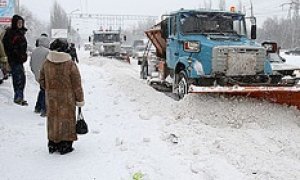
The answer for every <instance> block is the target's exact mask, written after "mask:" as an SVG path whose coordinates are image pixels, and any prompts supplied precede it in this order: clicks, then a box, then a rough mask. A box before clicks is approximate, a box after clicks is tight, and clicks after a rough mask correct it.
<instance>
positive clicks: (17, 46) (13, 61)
mask: <svg viewBox="0 0 300 180" xmlns="http://www.w3.org/2000/svg"><path fill="white" fill-rule="evenodd" d="M24 23H25V22H24V19H23V18H22V17H21V16H19V15H14V16H13V18H12V22H11V27H10V28H8V29H7V30H6V33H5V35H4V37H3V45H4V50H5V53H6V55H7V59H8V64H9V66H10V68H11V74H12V80H13V87H14V102H15V103H16V104H19V105H22V106H26V105H28V103H27V101H25V100H24V88H25V83H26V77H25V71H24V66H23V63H25V62H26V61H27V40H26V37H25V33H26V31H27V29H26V28H25V27H24Z"/></svg>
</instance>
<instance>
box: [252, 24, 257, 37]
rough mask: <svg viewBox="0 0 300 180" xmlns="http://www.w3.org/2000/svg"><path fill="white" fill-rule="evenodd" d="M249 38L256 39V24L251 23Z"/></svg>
mask: <svg viewBox="0 0 300 180" xmlns="http://www.w3.org/2000/svg"><path fill="white" fill-rule="evenodd" d="M251 39H256V24H253V25H251Z"/></svg>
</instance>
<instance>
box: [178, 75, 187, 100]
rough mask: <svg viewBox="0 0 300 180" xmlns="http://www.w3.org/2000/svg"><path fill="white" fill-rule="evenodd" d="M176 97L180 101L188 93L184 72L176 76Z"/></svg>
mask: <svg viewBox="0 0 300 180" xmlns="http://www.w3.org/2000/svg"><path fill="white" fill-rule="evenodd" d="M177 82H178V97H179V99H182V98H183V97H184V96H185V95H186V94H187V93H188V88H189V85H188V78H187V75H186V72H185V71H180V72H179V74H178V81H177Z"/></svg>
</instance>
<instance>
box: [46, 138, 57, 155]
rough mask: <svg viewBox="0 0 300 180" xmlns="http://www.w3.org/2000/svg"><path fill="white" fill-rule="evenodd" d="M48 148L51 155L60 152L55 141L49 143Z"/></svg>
mask: <svg viewBox="0 0 300 180" xmlns="http://www.w3.org/2000/svg"><path fill="white" fill-rule="evenodd" d="M48 148H49V153H50V154H53V153H54V152H55V151H57V150H58V144H57V143H55V142H53V141H49V142H48Z"/></svg>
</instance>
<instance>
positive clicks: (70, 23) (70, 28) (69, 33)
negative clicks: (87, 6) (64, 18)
mask: <svg viewBox="0 0 300 180" xmlns="http://www.w3.org/2000/svg"><path fill="white" fill-rule="evenodd" d="M78 11H80V10H79V9H78V8H77V9H75V10H73V11H71V12H70V13H69V25H68V36H69V37H68V39H70V41H71V42H72V14H73V13H74V12H78Z"/></svg>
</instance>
